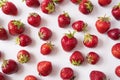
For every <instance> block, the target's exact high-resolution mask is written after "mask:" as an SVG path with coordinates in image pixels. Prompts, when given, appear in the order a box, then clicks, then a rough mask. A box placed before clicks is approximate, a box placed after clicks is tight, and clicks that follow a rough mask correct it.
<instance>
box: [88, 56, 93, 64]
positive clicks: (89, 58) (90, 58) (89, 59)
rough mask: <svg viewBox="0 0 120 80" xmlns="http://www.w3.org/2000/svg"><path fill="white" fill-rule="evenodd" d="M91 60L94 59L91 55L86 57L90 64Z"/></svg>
mask: <svg viewBox="0 0 120 80" xmlns="http://www.w3.org/2000/svg"><path fill="white" fill-rule="evenodd" d="M93 61H94V60H93V59H92V57H91V56H89V57H87V62H88V63H90V64H91V63H92V62H93Z"/></svg>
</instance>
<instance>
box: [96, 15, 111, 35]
mask: <svg viewBox="0 0 120 80" xmlns="http://www.w3.org/2000/svg"><path fill="white" fill-rule="evenodd" d="M95 26H96V29H97V31H98V32H99V33H105V32H107V31H108V29H109V28H110V26H111V23H110V21H109V17H105V16H104V17H98V20H97V21H96V23H95Z"/></svg>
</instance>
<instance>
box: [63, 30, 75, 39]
mask: <svg viewBox="0 0 120 80" xmlns="http://www.w3.org/2000/svg"><path fill="white" fill-rule="evenodd" d="M75 33H76V31H73V32H72V33H71V32H70V31H69V34H68V33H66V34H65V35H66V36H67V37H68V38H73V37H74V34H75Z"/></svg>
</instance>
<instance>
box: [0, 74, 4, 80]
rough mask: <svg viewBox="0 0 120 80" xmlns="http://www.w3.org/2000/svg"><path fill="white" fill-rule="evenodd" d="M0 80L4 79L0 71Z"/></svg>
mask: <svg viewBox="0 0 120 80" xmlns="http://www.w3.org/2000/svg"><path fill="white" fill-rule="evenodd" d="M0 80H5V76H4V75H3V73H1V72H0Z"/></svg>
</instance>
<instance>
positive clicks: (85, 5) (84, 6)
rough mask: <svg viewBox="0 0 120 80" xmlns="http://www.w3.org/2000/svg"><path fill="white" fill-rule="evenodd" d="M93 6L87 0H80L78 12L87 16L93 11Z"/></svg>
mask: <svg viewBox="0 0 120 80" xmlns="http://www.w3.org/2000/svg"><path fill="white" fill-rule="evenodd" d="M93 8H94V6H93V4H92V2H91V1H89V0H82V1H81V2H80V4H79V11H80V12H81V13H83V14H89V13H91V12H92V11H93Z"/></svg>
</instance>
